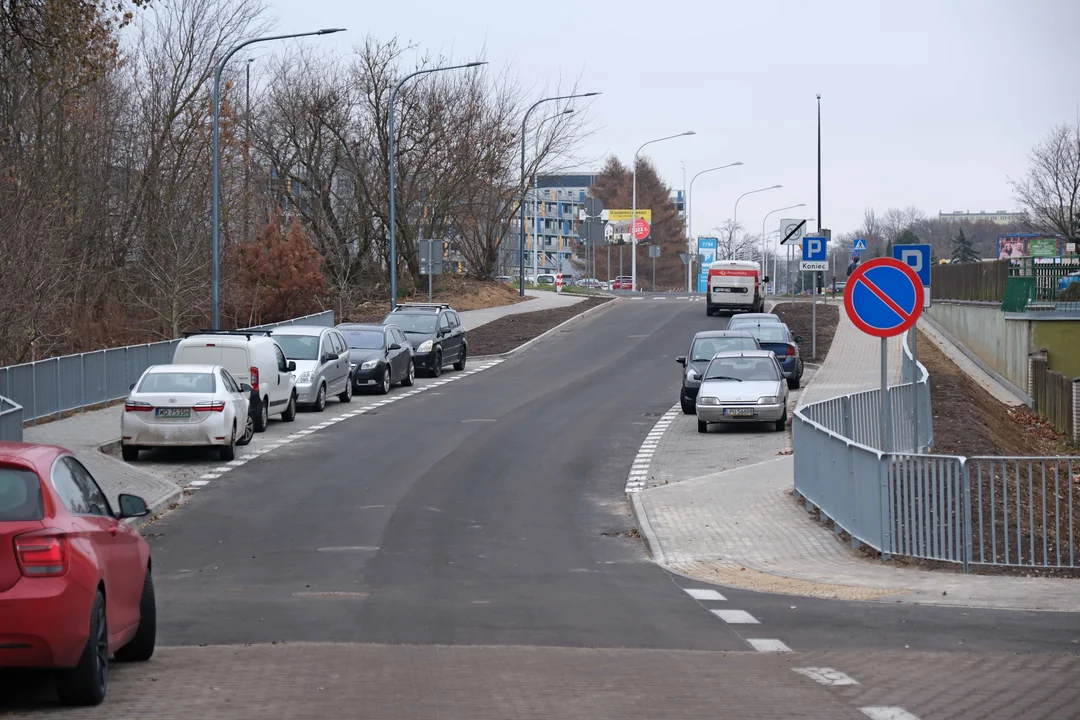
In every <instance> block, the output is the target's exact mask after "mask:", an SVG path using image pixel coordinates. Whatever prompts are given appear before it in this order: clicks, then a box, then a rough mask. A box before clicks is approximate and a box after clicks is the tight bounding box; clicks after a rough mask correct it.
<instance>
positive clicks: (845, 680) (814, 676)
mask: <svg viewBox="0 0 1080 720" xmlns="http://www.w3.org/2000/svg"><path fill="white" fill-rule="evenodd" d="M791 669H792V670H794V671H795V672H797V673H799V674H800V675H805V676H806V677H808V678H810V679H811V680H813V681H814V682H816V683H818V684H819V685H828V686H830V687H835V686H838V685H858V684H859V683H858V682H856V681H855V680H854V679H852V678H851V676H850V675H845V674H844V673H842V672H840V671H839V670H833V669H832V668H827V667H808V668H791Z"/></svg>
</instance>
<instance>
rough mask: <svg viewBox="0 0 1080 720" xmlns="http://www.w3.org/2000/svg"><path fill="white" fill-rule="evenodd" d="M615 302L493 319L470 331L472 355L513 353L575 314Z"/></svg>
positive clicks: (606, 299)
mask: <svg viewBox="0 0 1080 720" xmlns="http://www.w3.org/2000/svg"><path fill="white" fill-rule="evenodd" d="M611 300H612V298H609V297H603V298H590V299H589V300H583V301H582V302H579V303H574V304H573V305H567V306H566V307H560V308H552V309H550V310H537V311H536V312H530V313H520V314H517V315H507V316H505V317H501V318H499V319H498V320H492V321H491V322H489V323H487V324H486V325H481V326H480V327H478V328H476V329H475V330H470V331H469V355H470V356H471V357H479V356H481V355H500V354H502V353H504V352H509V351H511V350H513V349H514V348H516V347H518V346H519V345H521V344H522V343H526V342H528V341H529V340H532V339H533V338H535V337H538V336H539V335H543V334H544V333H545V332H547V331H548V330H550V329H551V328H553V327H555V326H556V325H558V324H560V323H564V322H566V321H567V320H569V319H570V318H572V317H574V316H575V315H580V314H581V313H583V312H585V311H586V310H591V309H592V308H594V307H598V306H600V305H603V304H604V303H606V302H610V301H611Z"/></svg>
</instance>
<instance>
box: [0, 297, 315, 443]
mask: <svg viewBox="0 0 1080 720" xmlns="http://www.w3.org/2000/svg"><path fill="white" fill-rule="evenodd" d="M333 324H334V311H333V310H327V311H325V312H321V313H315V314H314V315H306V316H304V317H300V318H295V319H293V320H287V321H285V322H282V323H273V324H270V325H259V326H258V327H256V328H249V329H252V330H271V329H273V328H276V327H285V326H288V325H321V326H327V327H332V326H333ZM179 342H180V341H179V340H166V341H163V342H156V343H147V344H145V345H128V346H126V347H118V348H110V349H108V350H96V351H94V352H88V353H79V354H77V355H65V356H63V357H56V358H48V359H47V360H38V361H37V362H31V363H23V364H22V365H11V366H9V367H4V368H0V398H3V399H4V400H5V401H6V402H7V403H8V404H13V405H18V406H21V410H20V414H21V415H22V421H21V422H20V424H19V433H18V434H19V436H20V438H21V436H22V424H21V423H22V422H30V421H35V420H39V419H42V418H47V417H54V418H56V419H60V417H61V416H62V415H63V413H65V412H70V411H73V410H85V409H86V408H87V407H92V406H95V405H101V404H103V403H107V402H111V401H113V400H119V399H121V398H124V397H126V396H127V394H128V389H129V388H130V386H131V384H132V383H133V382H135V381H136V380H138V379H139V376H140V375H142V373H143V371H144V370H146V368H148V367H150V366H151V365H164V364H168V363H171V362H172V358H173V354H174V352H175V351H176V345H177V343H179ZM4 407H6V406H4ZM4 417H7V416H6V415H5V416H4ZM8 424H11V425H13V424H14V421H9V422H8V423H6V424H5V425H3V426H0V440H10V439H13V436H12V434H10V433H8V432H4V431H5V430H6V429H7V426H8Z"/></svg>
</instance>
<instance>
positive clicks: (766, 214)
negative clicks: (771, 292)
mask: <svg viewBox="0 0 1080 720" xmlns="http://www.w3.org/2000/svg"><path fill="white" fill-rule="evenodd" d="M801 207H806V203H799V204H798V205H788V206H787V207H782V208H776V209H775V210H770V211H769V212H767V213H765V217H763V218H761V264H762V270H763V271H764V272H762V274H763V275H766V274H768V271H769V268H768V267H767V265H768V263H766V262H765V221H766V220H768V219H769V216H770V215H772V214H773V213H778V212H783V211H785V210H794V209H795V208H801ZM773 266H774V267H775V263H774V264H773ZM775 274H776V272H775V270H774V271H773V275H775ZM775 283H776V281H775V279H774V280H773V287H774V288H775V287H776V284H775Z"/></svg>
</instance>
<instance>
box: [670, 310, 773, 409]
mask: <svg viewBox="0 0 1080 720" xmlns="http://www.w3.org/2000/svg"><path fill="white" fill-rule="evenodd" d="M760 349H761V346H760V345H758V341H757V340H756V339H754V336H753V335H751V334H750V333H748V332H745V331H742V330H704V331H702V332H699V333H698V334H697V335H695V336H694V339H693V340H692V341H691V342H690V352H689V353H688V354H686V355H680V356H679V357H677V358H675V362H677V363H679V364H680V365H683V366H684V367H685V368H686V370H685V371H684V372H683V374H682V388H681V389H680V390H679V404H680V405H682V411H683V412H684V413H686V414H687V415H693V414H694V412H695V406H694V404H695V402H696V401H697V394H698V388H699V387H701V376H702V375H704V374H705V368H706V367H708V365H709V361H710V360H712V359H713V358H714V357H715V356H716V353H721V352H739V351H741V350H760Z"/></svg>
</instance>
